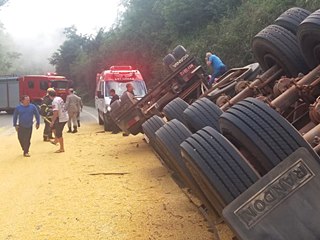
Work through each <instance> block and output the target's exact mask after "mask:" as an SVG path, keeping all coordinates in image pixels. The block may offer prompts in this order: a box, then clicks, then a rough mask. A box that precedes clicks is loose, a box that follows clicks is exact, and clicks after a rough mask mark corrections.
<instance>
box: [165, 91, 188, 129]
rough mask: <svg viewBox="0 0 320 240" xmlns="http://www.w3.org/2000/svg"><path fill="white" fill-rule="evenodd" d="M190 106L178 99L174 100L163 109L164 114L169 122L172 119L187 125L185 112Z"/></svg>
mask: <svg viewBox="0 0 320 240" xmlns="http://www.w3.org/2000/svg"><path fill="white" fill-rule="evenodd" d="M188 106H189V104H188V103H187V102H185V101H184V100H183V99H181V98H179V97H177V98H175V99H173V100H172V101H171V102H169V103H168V104H167V105H166V106H164V108H163V110H162V111H163V113H164V115H165V116H166V118H167V119H168V121H170V120H172V119H177V120H179V121H180V122H182V123H185V120H184V118H183V111H184V110H185V109H186V108H187V107H188Z"/></svg>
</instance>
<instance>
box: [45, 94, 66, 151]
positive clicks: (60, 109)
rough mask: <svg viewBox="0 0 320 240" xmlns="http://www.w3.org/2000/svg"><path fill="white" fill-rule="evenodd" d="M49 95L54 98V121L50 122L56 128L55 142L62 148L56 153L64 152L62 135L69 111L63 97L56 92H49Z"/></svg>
mask: <svg viewBox="0 0 320 240" xmlns="http://www.w3.org/2000/svg"><path fill="white" fill-rule="evenodd" d="M49 96H50V98H51V99H52V111H53V116H52V121H51V123H50V127H51V128H53V129H54V130H55V139H54V141H53V142H51V143H53V144H55V145H56V144H57V143H59V145H60V149H59V150H57V151H55V153H62V152H64V143H63V137H62V131H63V128H64V125H66V123H67V121H68V118H69V116H68V113H67V111H66V109H65V104H64V101H63V99H62V98H61V97H58V96H56V92H49Z"/></svg>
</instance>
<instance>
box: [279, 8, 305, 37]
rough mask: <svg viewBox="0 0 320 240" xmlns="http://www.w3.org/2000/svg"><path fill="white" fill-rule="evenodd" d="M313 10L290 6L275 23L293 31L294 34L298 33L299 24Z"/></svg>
mask: <svg viewBox="0 0 320 240" xmlns="http://www.w3.org/2000/svg"><path fill="white" fill-rule="evenodd" d="M310 14H311V12H309V11H308V10H305V9H303V8H299V7H293V8H289V9H288V10H287V11H285V12H284V13H282V14H281V15H280V16H279V17H278V18H277V19H276V20H275V21H274V24H276V25H278V26H281V27H284V28H285V29H287V30H289V31H290V32H292V33H293V34H294V35H296V34H297V30H298V26H299V25H300V23H301V22H302V21H303V20H304V19H305V18H306V17H308V16H309V15H310Z"/></svg>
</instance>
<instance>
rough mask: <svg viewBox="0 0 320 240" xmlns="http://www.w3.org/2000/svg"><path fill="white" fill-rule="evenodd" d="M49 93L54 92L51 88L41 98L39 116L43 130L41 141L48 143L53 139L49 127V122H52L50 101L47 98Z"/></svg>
mask: <svg viewBox="0 0 320 240" xmlns="http://www.w3.org/2000/svg"><path fill="white" fill-rule="evenodd" d="M50 92H55V90H54V89H53V88H48V89H47V95H46V96H44V97H43V100H42V102H41V106H40V114H41V116H42V117H43V119H44V124H45V126H44V130H43V141H45V142H49V141H50V139H54V137H53V136H52V129H51V127H50V122H51V121H52V115H53V111H52V100H51V99H50V97H49V93H50Z"/></svg>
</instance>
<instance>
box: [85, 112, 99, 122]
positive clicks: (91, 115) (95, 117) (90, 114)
mask: <svg viewBox="0 0 320 240" xmlns="http://www.w3.org/2000/svg"><path fill="white" fill-rule="evenodd" d="M82 111H83V112H85V113H86V114H88V115H89V116H90V117H92V118H93V119H94V120H96V121H98V118H97V116H95V115H93V114H92V113H90V112H88V111H86V110H85V109H82Z"/></svg>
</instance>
